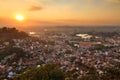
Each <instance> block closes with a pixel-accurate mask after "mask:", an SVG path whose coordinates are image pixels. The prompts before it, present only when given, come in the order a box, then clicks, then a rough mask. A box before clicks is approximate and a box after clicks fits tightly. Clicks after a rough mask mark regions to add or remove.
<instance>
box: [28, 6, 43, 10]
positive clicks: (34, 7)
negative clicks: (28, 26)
mask: <svg viewBox="0 0 120 80" xmlns="http://www.w3.org/2000/svg"><path fill="white" fill-rule="evenodd" d="M41 9H42V7H40V6H30V8H29V9H28V10H29V11H39V10H41Z"/></svg>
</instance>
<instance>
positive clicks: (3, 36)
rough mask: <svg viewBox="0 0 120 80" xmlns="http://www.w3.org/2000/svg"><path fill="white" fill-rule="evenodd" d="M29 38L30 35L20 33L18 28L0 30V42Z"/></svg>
mask: <svg viewBox="0 0 120 80" xmlns="http://www.w3.org/2000/svg"><path fill="white" fill-rule="evenodd" d="M25 37H28V34H27V33H25V32H22V31H18V30H17V29H16V28H7V27H3V28H0V40H10V39H19V38H25Z"/></svg>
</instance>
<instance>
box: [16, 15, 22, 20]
mask: <svg viewBox="0 0 120 80" xmlns="http://www.w3.org/2000/svg"><path fill="white" fill-rule="evenodd" d="M16 20H18V21H23V20H24V17H23V15H16Z"/></svg>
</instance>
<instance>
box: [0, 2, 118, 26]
mask: <svg viewBox="0 0 120 80" xmlns="http://www.w3.org/2000/svg"><path fill="white" fill-rule="evenodd" d="M17 15H22V16H23V17H24V20H23V21H19V20H16V16H17ZM54 24H55V25H120V0H0V26H3V25H8V26H9V25H19V26H20V25H22V26H23V25H24V26H32V25H54Z"/></svg>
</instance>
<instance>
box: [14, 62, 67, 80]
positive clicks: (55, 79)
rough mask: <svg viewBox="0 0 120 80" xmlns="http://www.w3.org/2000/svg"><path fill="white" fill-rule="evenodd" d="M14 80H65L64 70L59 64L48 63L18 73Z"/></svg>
mask: <svg viewBox="0 0 120 80" xmlns="http://www.w3.org/2000/svg"><path fill="white" fill-rule="evenodd" d="M14 80H65V77H64V73H63V71H62V70H61V69H60V68H59V66H58V65H57V64H53V63H48V64H46V65H44V66H41V67H34V68H32V69H30V70H27V71H25V72H24V73H21V74H20V75H17V76H16V77H15V79H14Z"/></svg>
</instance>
